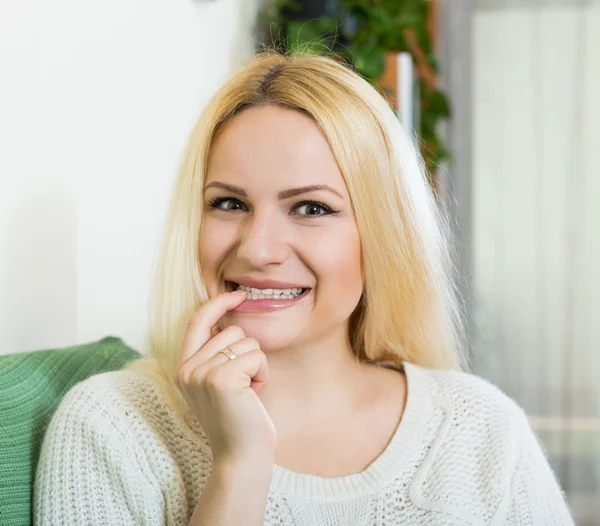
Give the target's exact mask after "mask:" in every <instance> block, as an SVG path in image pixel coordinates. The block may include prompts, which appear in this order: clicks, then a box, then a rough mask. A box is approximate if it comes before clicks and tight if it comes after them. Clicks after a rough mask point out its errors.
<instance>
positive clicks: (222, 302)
mask: <svg viewBox="0 0 600 526" xmlns="http://www.w3.org/2000/svg"><path fill="white" fill-rule="evenodd" d="M245 299H246V293H245V292H242V291H234V292H224V293H223V294H219V295H218V296H215V297H214V298H211V299H209V300H208V301H207V302H206V303H205V304H204V305H202V307H200V308H199V309H198V310H197V311H196V312H195V313H194V314H193V316H192V317H191V318H190V321H189V324H188V329H187V332H186V333H185V337H184V338H183V345H182V349H181V354H180V356H179V364H180V365H181V364H184V363H185V362H187V361H188V360H189V359H190V358H191V357H192V356H193V355H194V354H195V353H196V351H197V350H198V349H200V348H201V347H202V346H203V345H204V344H205V343H206V342H207V341H208V340H210V338H211V336H212V334H211V331H212V328H213V326H214V325H216V323H217V322H218V321H219V320H220V319H221V317H222V316H223V315H224V314H225V313H226V312H227V311H230V310H232V309H235V307H237V306H238V305H240V304H241V303H242V302H243V301H244V300H245Z"/></svg>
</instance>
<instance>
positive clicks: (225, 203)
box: [208, 197, 246, 211]
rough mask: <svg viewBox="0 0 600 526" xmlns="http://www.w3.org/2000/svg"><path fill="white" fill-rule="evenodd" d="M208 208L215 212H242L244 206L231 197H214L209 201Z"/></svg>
mask: <svg viewBox="0 0 600 526" xmlns="http://www.w3.org/2000/svg"><path fill="white" fill-rule="evenodd" d="M208 204H209V206H210V207H211V208H214V209H216V210H232V211H236V210H244V209H246V205H245V204H244V203H242V202H241V201H240V200H238V199H235V198H233V197H214V198H213V199H211V200H210V201H209V203H208Z"/></svg>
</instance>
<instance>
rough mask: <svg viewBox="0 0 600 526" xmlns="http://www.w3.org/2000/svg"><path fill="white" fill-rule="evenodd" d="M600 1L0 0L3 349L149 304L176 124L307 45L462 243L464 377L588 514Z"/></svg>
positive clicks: (135, 339)
mask: <svg viewBox="0 0 600 526" xmlns="http://www.w3.org/2000/svg"><path fill="white" fill-rule="evenodd" d="M599 28H600V0H477V1H475V0H437V1H435V0H330V1H310V0H297V1H295V2H293V1H288V0H214V1H202V0H178V1H175V2H173V1H170V2H160V1H157V0H146V1H144V2H141V1H139V0H118V1H117V0H105V1H104V2H101V3H89V2H85V3H82V2H78V1H77V0H50V1H48V0H46V1H42V0H28V1H27V2H18V3H17V2H8V1H6V0H0V354H9V353H16V352H26V351H32V350H37V349H47V348H53V347H61V346H70V345H73V344H75V343H84V342H88V341H92V340H96V339H99V338H102V337H104V336H106V335H114V336H119V337H121V338H123V340H124V341H125V342H126V343H128V344H129V345H130V346H132V347H133V348H135V349H137V350H139V351H141V352H147V351H148V342H147V339H146V332H147V315H146V302H147V298H148V290H149V285H150V279H151V272H152V267H153V264H154V262H155V256H156V251H157V247H158V241H159V236H160V228H161V225H162V220H163V217H164V214H165V212H166V207H167V202H168V197H169V192H170V188H171V185H172V183H173V180H174V177H175V175H176V172H177V168H178V164H179V160H180V157H181V155H182V153H183V149H184V146H185V141H186V138H187V135H188V134H189V132H190V130H191V128H192V126H193V124H194V122H195V121H196V119H197V117H198V116H199V114H200V111H201V110H202V107H203V106H204V104H205V103H206V102H207V100H208V99H209V97H210V96H211V95H212V94H213V93H214V92H215V90H216V89H217V88H218V87H219V86H220V84H221V83H222V82H223V81H224V80H225V79H226V78H227V77H228V76H229V75H230V74H231V73H232V72H233V71H234V70H235V69H236V68H237V67H238V66H239V65H240V64H241V63H242V62H243V61H244V60H245V59H246V58H248V57H249V56H250V55H251V54H252V53H253V52H254V50H255V49H256V48H257V47H258V46H259V45H260V44H264V43H266V44H271V45H272V44H273V43H274V44H275V45H278V46H281V47H286V46H287V47H294V46H309V47H311V46H314V47H320V48H323V47H325V48H326V49H330V50H331V51H333V52H334V53H336V54H338V55H339V57H340V60H347V61H348V62H350V63H351V64H352V65H353V66H354V67H355V68H356V69H357V70H358V71H359V72H360V73H361V74H363V75H364V76H365V77H366V78H368V79H369V80H371V81H372V82H373V83H374V84H376V85H377V86H378V87H379V88H380V89H381V91H382V93H383V94H384V95H385V96H386V97H387V98H388V100H389V101H390V104H392V105H393V106H394V108H395V109H396V110H397V112H398V117H399V119H401V120H402V122H403V123H404V124H405V126H406V127H407V128H408V129H409V130H410V131H411V133H413V135H414V137H415V140H416V141H418V143H419V145H420V148H421V151H422V153H423V155H424V157H425V159H426V162H427V167H428V169H429V173H430V183H431V185H432V188H433V189H434V191H435V193H436V195H437V197H438V201H439V205H440V207H442V208H443V209H444V210H445V211H446V212H447V213H448V214H449V216H450V217H451V221H452V225H453V228H454V231H455V235H456V237H457V240H458V247H459V253H458V264H459V267H460V272H461V276H462V279H461V283H460V285H461V289H462V292H463V295H464V298H465V303H466V307H467V313H468V325H469V336H470V338H469V340H470V349H469V352H470V359H471V363H472V370H473V372H474V373H476V374H478V375H481V376H483V377H485V378H488V379H489V380H490V381H492V382H493V383H495V384H496V385H498V386H499V387H500V388H502V389H503V390H504V391H505V392H507V393H508V394H509V395H510V396H512V397H513V398H515V399H516V400H517V401H518V402H519V403H520V404H521V405H522V406H523V407H524V408H525V409H526V411H527V412H528V414H529V416H530V419H531V423H532V425H533V427H534V429H535V430H536V432H537V433H538V435H539V437H540V438H541V439H542V441H543V443H544V446H545V447H546V449H547V451H548V453H549V455H550V459H551V462H552V465H553V467H554V469H555V471H556V472H557V474H558V475H559V477H560V481H561V484H562V486H563V488H564V489H565V490H566V492H567V496H568V500H569V503H570V505H571V507H572V509H573V511H574V513H575V516H576V522H577V524H580V525H582V526H592V525H600V482H599V479H600V386H599V382H598V381H597V379H596V375H597V374H598V371H599V370H600V367H599V365H600V350H599V346H598V342H599V341H600V307H599V306H598V298H599V297H600V271H599V270H598V269H599V265H598V263H597V261H598V260H599V259H600V234H599V233H598V227H600V207H599V206H598V204H597V203H598V201H600V171H599V169H598V161H597V154H598V151H599V150H600V31H598V29H599Z"/></svg>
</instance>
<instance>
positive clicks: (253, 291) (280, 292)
mask: <svg viewBox="0 0 600 526" xmlns="http://www.w3.org/2000/svg"><path fill="white" fill-rule="evenodd" d="M225 288H226V290H227V292H233V291H234V290H243V291H244V292H246V296H247V298H248V300H294V299H296V298H299V297H300V296H302V295H304V294H306V293H307V292H308V291H310V290H311V289H310V288H299V287H294V288H289V289H275V288H269V289H257V288H255V287H245V286H243V285H240V284H239V283H235V282H233V281H226V282H225Z"/></svg>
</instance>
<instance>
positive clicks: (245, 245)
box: [237, 211, 289, 268]
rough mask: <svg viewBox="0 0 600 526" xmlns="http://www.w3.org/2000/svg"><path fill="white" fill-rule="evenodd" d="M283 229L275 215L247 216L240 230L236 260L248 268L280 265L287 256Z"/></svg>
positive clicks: (262, 213)
mask: <svg viewBox="0 0 600 526" xmlns="http://www.w3.org/2000/svg"><path fill="white" fill-rule="evenodd" d="M284 230H285V227H284V225H283V224H282V220H281V218H277V215H276V213H271V212H268V211H263V212H260V213H257V212H255V213H253V214H248V218H247V219H246V221H245V222H244V225H243V228H242V230H241V239H240V244H239V248H238V253H237V255H238V258H239V259H240V260H242V261H243V262H244V263H246V265H248V267H250V268H263V267H266V266H269V265H281V264H282V263H283V262H285V261H286V259H287V258H288V255H289V245H288V242H287V241H286V239H285V231H284Z"/></svg>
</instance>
